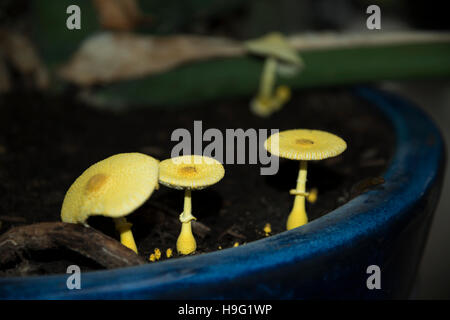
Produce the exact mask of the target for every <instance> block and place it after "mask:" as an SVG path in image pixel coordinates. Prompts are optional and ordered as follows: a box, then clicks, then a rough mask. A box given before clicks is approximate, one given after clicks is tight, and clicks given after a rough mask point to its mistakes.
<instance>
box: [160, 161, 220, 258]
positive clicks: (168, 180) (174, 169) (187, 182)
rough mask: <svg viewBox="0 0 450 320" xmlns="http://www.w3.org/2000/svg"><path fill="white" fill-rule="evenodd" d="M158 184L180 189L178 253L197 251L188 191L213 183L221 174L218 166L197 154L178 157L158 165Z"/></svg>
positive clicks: (189, 192)
mask: <svg viewBox="0 0 450 320" xmlns="http://www.w3.org/2000/svg"><path fill="white" fill-rule="evenodd" d="M159 170H160V173H159V182H160V183H161V184H163V185H165V186H167V187H170V188H174V189H179V190H184V210H183V212H182V213H181V214H180V222H181V232H180V235H179V236H178V240H177V250H178V252H179V253H181V254H184V255H187V254H190V253H192V252H194V251H195V250H196V249H197V243H196V242H195V238H194V236H193V234H192V228H191V221H192V220H196V218H195V217H194V216H193V215H192V202H191V191H192V190H199V189H203V188H206V187H208V186H210V185H213V184H215V183H216V182H218V181H219V180H221V179H222V178H223V176H224V175H225V169H224V168H223V166H222V164H221V163H220V162H219V161H217V160H215V159H212V158H209V157H203V156H198V155H188V156H180V157H175V158H171V159H167V160H164V161H162V162H161V164H160V167H159Z"/></svg>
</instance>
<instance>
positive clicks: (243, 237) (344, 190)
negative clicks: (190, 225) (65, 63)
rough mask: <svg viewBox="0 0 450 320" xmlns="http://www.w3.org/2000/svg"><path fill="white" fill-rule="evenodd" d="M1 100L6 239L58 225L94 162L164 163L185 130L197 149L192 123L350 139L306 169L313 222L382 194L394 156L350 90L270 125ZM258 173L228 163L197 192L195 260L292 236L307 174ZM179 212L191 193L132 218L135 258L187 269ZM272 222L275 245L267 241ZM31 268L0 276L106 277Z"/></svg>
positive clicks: (167, 197) (217, 115)
mask: <svg viewBox="0 0 450 320" xmlns="http://www.w3.org/2000/svg"><path fill="white" fill-rule="evenodd" d="M1 99H2V101H1V105H0V224H1V225H0V234H2V233H4V232H5V231H7V230H8V229H10V228H11V227H14V226H21V225H26V224H32V223H36V222H46V221H59V220H60V209H61V205H62V201H63V199H64V195H65V192H66V191H67V189H68V188H69V187H70V185H71V184H72V183H73V182H74V180H75V179H76V178H77V177H78V176H79V175H80V174H81V173H82V172H83V171H84V170H85V169H86V168H88V167H89V166H90V165H92V164H94V163H95V162H97V161H100V160H103V159H105V158H107V157H109V156H111V155H113V154H116V153H123V152H141V153H145V154H148V155H151V156H153V157H155V158H158V159H160V160H163V159H166V158H168V157H170V153H171V149H172V147H174V146H175V145H176V144H177V142H172V141H170V140H171V134H172V131H173V130H174V129H176V128H186V129H188V130H189V131H190V132H191V133H192V140H193V139H194V137H193V128H194V120H202V121H203V122H202V127H203V132H204V131H205V130H207V129H208V128H218V129H220V130H221V131H222V132H223V133H224V140H225V131H224V130H225V129H226V128H229V129H237V128H243V129H247V128H255V129H263V128H268V129H280V130H286V129H294V128H308V129H320V130H326V131H329V132H331V133H334V134H337V135H339V136H340V137H342V138H343V139H345V140H346V141H347V144H348V148H347V150H346V151H345V152H344V153H343V154H342V155H340V156H338V157H336V158H332V159H327V160H323V161H314V162H313V161H311V162H309V165H308V182H307V189H311V188H317V189H318V199H317V201H316V202H315V203H313V204H312V203H307V212H308V216H309V219H310V221H311V220H314V219H317V218H319V217H321V216H323V215H325V214H327V213H328V212H330V211H332V210H333V209H335V208H337V207H339V206H341V205H343V204H344V203H346V202H348V201H349V200H350V199H351V198H353V197H355V196H357V195H358V194H360V193H363V192H366V191H367V190H369V189H370V188H382V187H383V179H382V178H380V176H381V175H382V174H383V172H384V170H385V169H386V167H387V166H388V164H389V160H390V158H391V156H392V154H393V150H394V148H395V139H394V134H393V131H392V128H391V126H390V124H389V123H388V121H386V119H385V118H384V116H383V115H381V114H379V113H378V111H377V110H376V109H375V108H373V107H372V106H371V105H370V104H369V103H368V102H367V101H364V100H362V99H360V98H357V97H355V96H353V95H351V94H350V93H349V90H345V89H323V90H314V91H299V92H295V94H294V95H293V99H292V101H291V102H289V103H288V104H287V105H286V106H285V107H284V108H283V109H282V110H281V111H280V112H278V113H275V114H274V115H273V116H272V117H270V118H267V119H264V118H259V117H256V116H254V115H253V114H252V113H251V112H250V111H249V107H248V100H249V99H248V98H247V99H240V100H239V99H238V100H231V101H216V102H211V103H207V104H203V105H199V106H187V107H185V108H181V109H180V108H177V109H173V108H135V109H132V110H130V111H127V112H122V113H119V114H118V113H110V112H108V111H105V110H97V109H92V108H90V107H87V106H85V105H82V104H79V103H77V102H73V101H75V99H72V98H71V97H49V96H41V95H23V96H18V95H11V96H3V97H2V98H1ZM227 142H228V141H227ZM260 143H261V141H260ZM208 144H209V142H204V144H203V146H204V147H205V146H206V145H208ZM247 149H248V146H247ZM223 152H224V154H225V152H229V150H224V151H223ZM260 168H261V165H259V164H245V165H244V164H225V170H226V173H225V177H224V179H223V180H222V181H220V182H219V183H218V184H216V185H214V186H212V187H209V188H208V189H205V190H200V191H194V192H193V193H192V208H193V215H194V216H195V217H196V218H197V219H198V222H199V223H200V224H197V226H196V228H195V233H196V239H197V245H198V250H197V252H196V253H195V254H203V253H206V252H211V251H215V250H220V249H221V248H222V249H225V248H229V247H232V246H233V245H235V244H236V243H238V244H239V245H245V244H246V243H248V242H251V241H255V240H258V239H261V238H264V237H266V236H270V235H274V234H277V233H280V232H283V231H284V230H285V224H286V219H287V216H288V214H289V212H290V210H291V208H292V204H293V200H294V197H293V196H291V195H289V190H290V189H293V188H295V184H296V179H297V174H298V168H299V163H298V162H297V161H290V160H280V163H279V172H278V173H277V174H276V175H273V176H262V175H260ZM182 209H183V192H182V191H178V190H172V189H168V188H166V187H164V186H161V187H160V189H159V190H158V191H156V192H155V193H154V194H153V195H152V197H151V198H150V199H149V200H148V201H147V202H146V203H145V204H144V205H142V206H141V207H140V208H139V209H137V210H136V211H135V212H134V213H132V214H131V215H129V216H128V220H129V221H130V222H132V223H133V233H134V236H135V240H136V243H137V246H138V249H139V254H140V255H142V256H143V257H144V258H145V259H146V260H147V261H148V258H149V255H150V254H151V253H152V252H154V250H155V248H159V249H160V251H161V252H162V255H161V258H160V260H159V261H161V260H164V259H167V257H166V250H167V249H169V248H171V249H172V250H173V252H174V254H173V256H172V257H171V258H170V259H176V258H179V257H178V255H177V254H176V248H175V244H176V239H177V237H178V234H179V231H180V223H179V221H178V215H179V214H180V213H181V211H182ZM88 223H89V224H90V225H91V226H92V227H94V228H96V229H98V230H100V231H102V232H104V233H106V234H107V235H109V236H111V237H114V238H116V239H117V238H118V237H117V234H116V232H115V231H114V225H113V222H112V220H111V219H109V218H104V217H95V218H90V219H89V220H88ZM267 223H270V225H271V229H272V232H271V233H270V235H266V233H265V232H264V227H265V225H266V224H267ZM28 259H29V260H30V262H29V263H30V266H31V267H29V268H27V269H26V270H23V269H20V268H18V267H17V270H14V269H12V270H7V271H6V270H0V276H11V275H29V274H49V273H65V272H66V268H67V266H68V265H70V264H78V265H79V266H80V267H81V270H82V271H86V270H95V269H99V268H100V267H99V265H98V264H96V263H95V262H93V261H87V260H86V259H85V258H82V257H79V256H77V255H76V254H73V253H70V252H67V250H64V249H61V250H59V251H58V250H56V252H55V250H52V251H51V252H31V253H29V256H28ZM149 263H152V262H150V261H149ZM153 263H158V261H156V262H153ZM19 269H20V270H19Z"/></svg>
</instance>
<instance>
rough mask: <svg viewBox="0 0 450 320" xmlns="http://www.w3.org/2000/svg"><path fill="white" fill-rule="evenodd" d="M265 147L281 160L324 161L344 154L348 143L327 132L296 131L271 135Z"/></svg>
mask: <svg viewBox="0 0 450 320" xmlns="http://www.w3.org/2000/svg"><path fill="white" fill-rule="evenodd" d="M264 147H265V148H266V150H267V151H269V152H270V153H272V154H273V155H276V156H278V157H281V158H287V159H291V160H322V159H326V158H331V157H335V156H337V155H339V154H341V153H342V152H344V150H345V149H346V148H347V143H346V142H345V141H344V140H343V139H342V138H340V137H338V136H336V135H334V134H332V133H329V132H326V131H320V130H308V129H294V130H286V131H281V132H278V133H275V134H273V135H271V136H270V137H269V138H268V139H267V140H266V142H265V143H264Z"/></svg>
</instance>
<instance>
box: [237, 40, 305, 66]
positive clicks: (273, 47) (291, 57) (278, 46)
mask: <svg viewBox="0 0 450 320" xmlns="http://www.w3.org/2000/svg"><path fill="white" fill-rule="evenodd" d="M244 46H245V47H246V49H247V50H248V51H250V52H251V53H253V54H257V55H263V56H271V57H275V58H277V59H279V60H281V61H282V62H285V63H290V64H294V65H296V66H299V67H300V66H302V65H303V62H302V59H301V58H300V56H299V55H298V54H297V51H296V50H295V49H294V48H293V47H292V46H291V45H290V43H289V42H288V41H287V39H286V38H285V37H284V36H283V35H282V34H281V33H278V32H272V33H269V34H267V35H265V36H263V37H261V38H258V39H254V40H249V41H246V42H245V43H244Z"/></svg>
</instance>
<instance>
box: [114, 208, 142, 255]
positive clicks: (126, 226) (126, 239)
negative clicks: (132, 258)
mask: <svg viewBox="0 0 450 320" xmlns="http://www.w3.org/2000/svg"><path fill="white" fill-rule="evenodd" d="M114 224H115V225H116V230H117V231H118V232H119V233H120V242H121V243H122V244H123V245H124V246H125V247H127V248H129V249H131V250H133V251H134V252H136V253H138V250H137V247H136V242H134V237H133V233H132V232H131V226H132V225H133V224H131V223H130V222H128V221H127V219H125V218H124V217H122V218H115V219H114Z"/></svg>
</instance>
